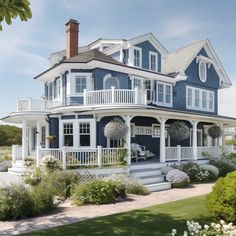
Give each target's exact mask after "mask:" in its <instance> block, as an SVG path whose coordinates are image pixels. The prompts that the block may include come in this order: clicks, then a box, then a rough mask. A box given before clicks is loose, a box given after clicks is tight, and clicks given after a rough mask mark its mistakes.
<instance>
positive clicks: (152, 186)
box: [145, 182, 171, 192]
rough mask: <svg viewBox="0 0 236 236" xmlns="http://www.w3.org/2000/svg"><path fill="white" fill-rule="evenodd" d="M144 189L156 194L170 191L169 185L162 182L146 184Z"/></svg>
mask: <svg viewBox="0 0 236 236" xmlns="http://www.w3.org/2000/svg"><path fill="white" fill-rule="evenodd" d="M145 187H146V188H147V189H148V190H149V191H150V192H157V191H162V190H168V189H171V183H169V182H162V183H156V184H148V185H145Z"/></svg>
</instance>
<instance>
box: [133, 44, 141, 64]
mask: <svg viewBox="0 0 236 236" xmlns="http://www.w3.org/2000/svg"><path fill="white" fill-rule="evenodd" d="M134 66H136V67H142V49H141V48H137V47H135V48H134Z"/></svg>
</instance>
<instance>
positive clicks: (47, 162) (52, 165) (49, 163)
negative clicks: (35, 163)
mask: <svg viewBox="0 0 236 236" xmlns="http://www.w3.org/2000/svg"><path fill="white" fill-rule="evenodd" d="M42 164H43V165H44V166H45V167H46V169H47V170H48V171H54V170H58V169H60V165H59V162H58V160H57V159H56V158H55V157H54V156H50V155H49V156H45V157H44V158H43V159H42Z"/></svg>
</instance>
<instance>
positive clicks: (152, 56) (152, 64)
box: [149, 52, 158, 71]
mask: <svg viewBox="0 0 236 236" xmlns="http://www.w3.org/2000/svg"><path fill="white" fill-rule="evenodd" d="M157 58H158V57H157V53H155V52H149V70H151V71H158V69H157V67H158V64H157Z"/></svg>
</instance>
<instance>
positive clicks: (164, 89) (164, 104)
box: [156, 81, 173, 107]
mask: <svg viewBox="0 0 236 236" xmlns="http://www.w3.org/2000/svg"><path fill="white" fill-rule="evenodd" d="M159 84H160V85H163V102H159V101H158V85H159ZM166 86H170V103H167V102H166ZM156 105H159V106H165V107H172V106H173V86H172V84H169V83H164V82H160V81H157V82H156Z"/></svg>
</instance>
